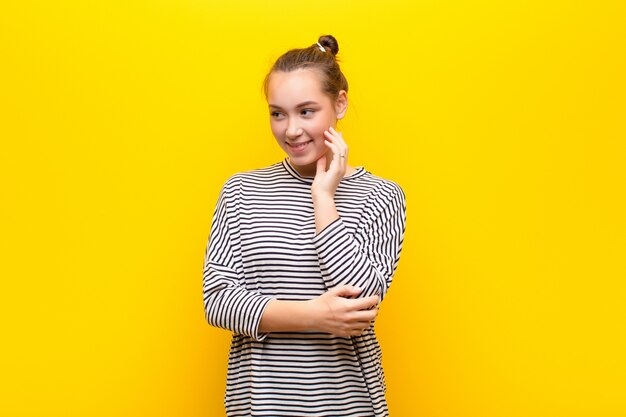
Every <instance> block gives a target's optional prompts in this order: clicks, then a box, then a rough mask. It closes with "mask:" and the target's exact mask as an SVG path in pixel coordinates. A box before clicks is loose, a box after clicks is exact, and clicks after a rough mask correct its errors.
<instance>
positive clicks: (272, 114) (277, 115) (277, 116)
mask: <svg viewBox="0 0 626 417" xmlns="http://www.w3.org/2000/svg"><path fill="white" fill-rule="evenodd" d="M282 116H283V114H282V113H281V112H279V111H272V112H270V117H271V118H273V119H281V118H282Z"/></svg>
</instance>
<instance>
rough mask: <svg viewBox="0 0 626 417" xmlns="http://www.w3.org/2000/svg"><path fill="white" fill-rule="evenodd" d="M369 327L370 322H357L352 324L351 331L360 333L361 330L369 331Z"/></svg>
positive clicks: (370, 325)
mask: <svg viewBox="0 0 626 417" xmlns="http://www.w3.org/2000/svg"><path fill="white" fill-rule="evenodd" d="M370 327H372V323H371V322H370V321H359V322H357V323H354V326H353V327H352V329H354V330H359V331H361V332H362V331H363V330H365V329H369V328H370Z"/></svg>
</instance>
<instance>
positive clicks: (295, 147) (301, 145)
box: [285, 140, 313, 152]
mask: <svg viewBox="0 0 626 417" xmlns="http://www.w3.org/2000/svg"><path fill="white" fill-rule="evenodd" d="M311 142H313V141H312V140H308V141H306V142H298V143H289V142H285V143H286V144H287V146H288V147H289V149H291V150H292V151H294V152H302V151H303V150H305V149H306V148H307V146H308V145H309V143H311Z"/></svg>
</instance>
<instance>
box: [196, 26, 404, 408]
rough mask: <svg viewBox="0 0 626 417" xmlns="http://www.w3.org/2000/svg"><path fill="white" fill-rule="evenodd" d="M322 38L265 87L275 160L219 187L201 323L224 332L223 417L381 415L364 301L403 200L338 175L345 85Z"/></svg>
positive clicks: (379, 380)
mask: <svg viewBox="0 0 626 417" xmlns="http://www.w3.org/2000/svg"><path fill="white" fill-rule="evenodd" d="M338 50H339V47H338V44H337V41H336V40H335V38H334V37H332V36H322V37H320V38H319V41H318V42H317V43H316V44H314V45H312V46H310V47H308V48H303V49H294V50H290V51H288V52H286V53H285V54H284V55H282V56H281V57H280V58H279V59H278V60H277V61H276V63H275V64H274V66H273V67H272V69H271V70H270V72H269V74H268V75H267V77H266V79H265V84H264V87H265V94H266V97H267V101H268V105H269V116H270V125H271V128H272V133H273V135H274V137H275V138H276V141H277V143H278V146H280V147H281V148H282V149H283V151H284V152H285V154H286V158H285V159H284V160H283V161H281V162H279V163H276V164H274V165H271V166H269V167H267V168H262V169H257V170H253V171H249V172H244V173H239V174H235V175H233V176H232V177H231V178H230V179H229V180H228V181H227V182H226V184H225V185H224V186H223V188H222V191H221V193H220V197H219V200H218V203H217V207H216V209H215V214H214V217H213V222H212V227H211V234H210V237H209V241H208V244H207V250H206V254H205V259H204V272H203V293H204V308H205V313H206V319H207V321H208V322H209V323H210V324H211V325H213V326H218V327H221V328H224V329H228V330H230V331H232V332H233V337H232V344H231V348H230V356H229V361H228V376H227V383H226V396H225V405H226V411H227V415H228V416H272V417H277V416H335V417H336V416H363V417H365V416H367V417H371V416H386V415H388V411H387V404H386V401H385V381H384V375H383V369H382V366H381V351H380V347H379V345H378V341H377V340H376V335H375V333H374V327H373V323H374V319H375V318H376V314H377V312H378V304H379V302H380V301H381V300H382V299H383V298H384V297H385V294H386V293H387V289H388V288H389V285H390V283H391V280H392V277H393V274H394V272H395V269H396V266H397V264H398V260H399V256H400V250H401V247H402V240H403V236H404V227H405V200H404V194H403V192H402V189H401V188H400V187H399V186H398V185H397V184H395V183H393V182H391V181H389V180H385V179H382V178H380V177H377V176H374V175H373V174H371V173H370V172H368V171H366V170H365V169H364V168H363V167H358V168H355V167H353V166H351V165H350V164H348V156H349V151H348V146H347V144H346V142H345V140H344V139H343V137H342V134H341V133H340V132H338V131H337V130H336V124H337V120H339V119H341V118H342V117H343V116H344V115H345V113H346V109H347V106H348V98H347V92H348V83H347V81H346V79H345V77H344V76H343V74H342V73H341V70H340V68H339V65H338V64H337V60H336V58H335V55H336V54H337V52H338Z"/></svg>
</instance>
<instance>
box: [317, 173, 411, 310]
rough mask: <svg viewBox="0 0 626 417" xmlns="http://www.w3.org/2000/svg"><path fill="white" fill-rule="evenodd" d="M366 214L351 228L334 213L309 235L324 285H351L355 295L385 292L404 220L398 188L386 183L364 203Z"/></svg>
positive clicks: (397, 259) (400, 246)
mask: <svg viewBox="0 0 626 417" xmlns="http://www.w3.org/2000/svg"><path fill="white" fill-rule="evenodd" d="M367 208H368V217H367V220H366V221H365V222H364V224H362V226H361V227H359V229H358V230H357V231H356V232H351V231H350V230H349V229H348V228H347V227H346V225H345V224H344V223H343V221H342V219H341V217H337V218H336V219H335V220H334V221H333V222H331V223H330V224H329V225H328V226H326V227H325V228H324V229H323V230H322V231H321V232H320V233H319V234H317V235H316V236H315V237H314V238H313V243H314V245H315V248H316V250H317V254H318V258H319V262H320V268H321V271H322V277H323V279H324V283H325V284H326V287H327V288H333V287H336V286H339V285H352V286H355V287H358V288H362V289H363V291H362V292H361V294H359V297H367V296H370V295H378V296H379V297H380V298H381V300H382V299H383V298H384V296H385V295H386V293H387V290H388V288H389V285H391V281H392V278H393V274H394V272H395V270H396V268H397V266H398V261H399V259H400V252H401V250H402V242H403V240H404V230H405V223H406V202H405V196H404V193H403V192H402V189H401V188H400V187H399V186H397V185H396V184H393V183H389V184H387V185H385V186H384V187H381V189H379V190H377V192H376V193H373V194H372V200H370V202H369V204H368V207H367Z"/></svg>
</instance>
